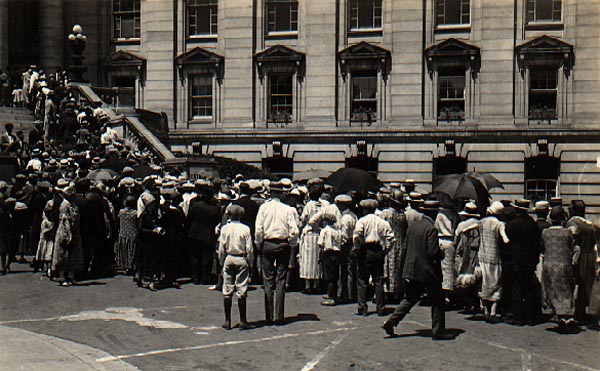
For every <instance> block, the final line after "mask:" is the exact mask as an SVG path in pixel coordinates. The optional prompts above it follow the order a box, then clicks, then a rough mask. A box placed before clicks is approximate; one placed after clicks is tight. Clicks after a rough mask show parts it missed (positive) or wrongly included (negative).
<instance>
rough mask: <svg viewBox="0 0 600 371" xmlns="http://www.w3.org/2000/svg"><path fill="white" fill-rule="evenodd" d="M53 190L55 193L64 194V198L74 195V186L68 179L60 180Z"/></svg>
mask: <svg viewBox="0 0 600 371" xmlns="http://www.w3.org/2000/svg"><path fill="white" fill-rule="evenodd" d="M54 189H55V190H56V191H57V192H60V193H62V194H64V195H65V196H69V195H72V194H74V193H75V186H74V184H73V183H72V182H70V181H69V180H68V179H65V178H61V179H59V180H58V181H57V182H56V187H54Z"/></svg>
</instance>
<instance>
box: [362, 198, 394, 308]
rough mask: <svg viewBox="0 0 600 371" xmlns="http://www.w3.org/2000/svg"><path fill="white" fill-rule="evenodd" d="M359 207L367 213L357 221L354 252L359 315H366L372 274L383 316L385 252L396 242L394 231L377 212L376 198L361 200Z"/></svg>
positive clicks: (376, 296)
mask: <svg viewBox="0 0 600 371" xmlns="http://www.w3.org/2000/svg"><path fill="white" fill-rule="evenodd" d="M360 206H361V207H362V208H363V210H364V212H365V216H363V217H362V218H360V219H359V220H358V222H356V227H355V229H354V235H353V238H352V239H353V243H354V247H353V249H352V253H353V254H354V255H355V256H356V260H357V271H358V311H357V312H356V313H355V314H356V315H359V316H367V314H368V307H367V297H366V296H367V285H368V283H369V276H371V277H373V282H374V283H375V300H376V302H377V304H376V306H377V314H378V315H379V316H383V315H384V311H383V310H384V306H385V298H384V296H383V262H384V259H385V254H386V252H387V251H388V250H389V249H390V248H391V246H392V243H393V241H394V232H393V231H392V227H391V226H390V224H389V223H388V222H386V221H385V220H383V219H382V218H381V217H379V216H377V215H375V210H376V209H377V206H378V203H377V201H376V200H371V199H367V200H362V201H361V202H360Z"/></svg>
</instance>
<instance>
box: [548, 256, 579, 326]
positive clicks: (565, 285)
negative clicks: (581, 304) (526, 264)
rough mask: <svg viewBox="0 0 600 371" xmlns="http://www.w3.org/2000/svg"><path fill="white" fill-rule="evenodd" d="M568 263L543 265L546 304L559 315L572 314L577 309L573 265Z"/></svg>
mask: <svg viewBox="0 0 600 371" xmlns="http://www.w3.org/2000/svg"><path fill="white" fill-rule="evenodd" d="M570 263H571V262H569V261H567V262H566V264H548V263H546V262H544V263H543V265H542V287H543V288H544V300H545V302H546V305H548V306H549V307H550V308H552V309H553V310H554V313H555V314H556V315H558V316H567V315H569V316H572V315H573V313H574V311H575V304H574V301H573V290H574V288H575V287H574V280H573V266H572V265H571V264H570Z"/></svg>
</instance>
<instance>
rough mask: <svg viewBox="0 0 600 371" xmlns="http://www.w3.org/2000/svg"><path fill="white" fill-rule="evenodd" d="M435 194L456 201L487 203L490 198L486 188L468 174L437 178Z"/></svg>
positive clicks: (434, 184)
mask: <svg viewBox="0 0 600 371" xmlns="http://www.w3.org/2000/svg"><path fill="white" fill-rule="evenodd" d="M433 192H441V193H445V194H447V195H448V196H450V198H452V199H454V200H458V199H471V200H475V201H479V202H487V201H488V200H489V198H490V193H489V192H488V190H487V189H486V188H485V186H484V185H483V184H482V183H481V182H480V181H479V180H478V179H476V178H473V177H470V176H468V175H466V174H449V175H443V176H441V177H439V178H437V179H436V180H435V181H434V182H433Z"/></svg>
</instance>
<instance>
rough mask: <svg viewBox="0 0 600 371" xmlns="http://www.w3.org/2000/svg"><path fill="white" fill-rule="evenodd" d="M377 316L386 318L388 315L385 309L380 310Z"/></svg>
mask: <svg viewBox="0 0 600 371" xmlns="http://www.w3.org/2000/svg"><path fill="white" fill-rule="evenodd" d="M377 315H378V316H379V317H385V316H386V314H385V309H379V310H378V311H377Z"/></svg>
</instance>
